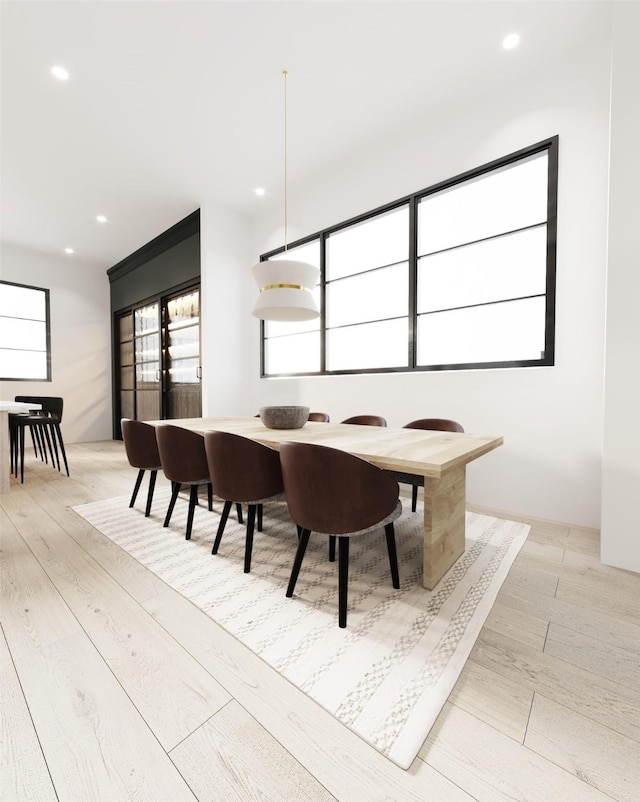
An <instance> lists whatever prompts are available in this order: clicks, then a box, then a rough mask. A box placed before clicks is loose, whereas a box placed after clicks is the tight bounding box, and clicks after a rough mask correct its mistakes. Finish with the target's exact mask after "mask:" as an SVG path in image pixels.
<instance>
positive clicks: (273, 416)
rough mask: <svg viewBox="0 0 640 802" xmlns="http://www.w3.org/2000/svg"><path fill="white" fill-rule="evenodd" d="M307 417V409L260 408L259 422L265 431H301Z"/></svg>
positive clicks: (291, 407) (292, 407)
mask: <svg viewBox="0 0 640 802" xmlns="http://www.w3.org/2000/svg"><path fill="white" fill-rule="evenodd" d="M308 417H309V407H295V406H290V407H283V406H280V407H260V420H261V421H262V423H263V424H264V425H265V426H266V427H267V429H301V428H302V427H303V426H304V425H305V423H306V422H307V419H308Z"/></svg>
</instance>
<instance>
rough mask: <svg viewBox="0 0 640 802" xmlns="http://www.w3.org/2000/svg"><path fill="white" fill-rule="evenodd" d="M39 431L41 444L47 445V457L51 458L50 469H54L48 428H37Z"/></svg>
mask: <svg viewBox="0 0 640 802" xmlns="http://www.w3.org/2000/svg"><path fill="white" fill-rule="evenodd" d="M38 428H39V429H40V436H41V437H42V438H43V442H45V443H46V444H47V451H48V452H49V456H50V457H51V467H52V468H55V467H56V463H55V460H54V459H53V446H52V445H51V437H49V427H48V426H39V427H38Z"/></svg>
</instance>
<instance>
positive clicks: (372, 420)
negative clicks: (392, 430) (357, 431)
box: [340, 415, 387, 426]
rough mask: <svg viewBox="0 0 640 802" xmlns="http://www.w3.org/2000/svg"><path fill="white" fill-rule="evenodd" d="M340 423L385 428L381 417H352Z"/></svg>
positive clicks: (383, 419) (384, 421)
mask: <svg viewBox="0 0 640 802" xmlns="http://www.w3.org/2000/svg"><path fill="white" fill-rule="evenodd" d="M340 423H356V424H358V425H359V426H386V425H387V421H386V419H385V418H383V417H382V415H353V416H352V417H350V418H345V419H344V420H343V421H340Z"/></svg>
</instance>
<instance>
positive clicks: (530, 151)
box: [260, 135, 559, 378]
mask: <svg viewBox="0 0 640 802" xmlns="http://www.w3.org/2000/svg"><path fill="white" fill-rule="evenodd" d="M558 150H559V136H558V135H556V136H552V137H549V138H548V139H544V140H541V141H540V142H537V143H535V144H533V145H530V146H528V147H526V148H522V149H520V150H518V151H515V152H513V153H510V154H508V155H507V156H503V157H501V158H499V159H494V160H493V161H491V162H488V163H486V164H483V165H481V166H480V167H476V168H473V169H471V170H467V171H465V172H464V173H460V174H458V175H456V176H454V177H453V178H449V179H446V180H444V181H440V182H438V183H436V184H433V185H431V186H429V187H427V188H425V189H422V190H419V191H418V192H413V193H411V194H410V195H405V196H404V197H402V198H398V199H396V200H394V201H392V202H391V203H387V204H384V205H383V206H379V207H376V208H375V209H371V210H370V211H368V212H365V213H364V214H360V215H357V216H355V217H352V218H350V219H348V220H345V221H343V222H341V223H338V224H336V225H333V226H330V227H328V228H325V229H323V230H322V231H318V232H315V233H314V234H310V235H309V236H306V237H303V238H301V239H299V240H296V241H295V242H292V243H290V244H289V245H288V248H289V249H293V248H296V247H298V246H300V245H304V244H307V243H309V242H312V241H314V240H318V241H319V247H320V369H319V370H318V371H315V372H302V373H266V372H265V365H266V355H265V341H266V340H267V339H268V338H265V321H263V320H261V321H260V378H286V377H292V378H293V377H297V376H340V375H359V374H365V373H416V372H418V373H424V372H434V371H449V370H492V369H509V368H527V367H551V366H553V365H555V318H556V244H557V213H558ZM545 151H546V152H547V156H548V165H547V219H546V226H547V238H546V281H545V326H544V328H545V334H544V340H545V349H544V354H543V356H541V357H540V359H523V360H505V361H492V362H465V363H454V364H437V365H418V364H417V351H418V342H417V334H418V332H417V328H418V313H417V304H418V255H417V254H418V205H419V202H420V200H421V199H423V198H425V197H427V196H429V195H431V194H434V193H436V192H440V191H442V190H445V189H450V188H452V187H455V186H456V185H458V184H463V183H465V182H466V181H469V180H473V179H477V178H478V177H480V176H482V175H484V174H486V173H490V172H492V171H494V170H497V169H500V168H504V167H508V166H509V165H511V164H514V163H516V162H518V161H522V160H524V159H527V158H530V157H532V156H535V155H537V154H540V153H543V152H545ZM405 204H408V206H409V263H408V288H409V299H408V318H407V322H408V325H407V338H408V342H407V354H408V359H407V365H403V366H400V367H388V368H384V367H380V368H360V369H349V370H327V368H326V334H327V327H326V280H325V279H326V272H325V262H326V246H327V238H328V237H329V236H330V235H331V234H333V233H335V232H337V231H340V230H341V229H344V228H348V227H349V226H353V225H356V224H358V223H363V222H366V221H367V220H368V219H371V218H373V217H376V216H377V215H380V214H384V213H385V212H390V211H392V210H393V209H395V208H397V207H400V206H402V205H405ZM284 250H285V249H284V247H279V248H274V249H273V250H270V251H268V252H266V253H264V254H262V255H261V256H260V261H265V260H267V259H270V258H272V257H274V256H277V255H278V254H281V253H283V251H284Z"/></svg>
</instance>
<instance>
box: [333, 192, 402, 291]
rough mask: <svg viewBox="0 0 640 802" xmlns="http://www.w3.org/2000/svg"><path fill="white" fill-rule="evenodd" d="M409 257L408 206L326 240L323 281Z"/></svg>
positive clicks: (380, 215)
mask: <svg viewBox="0 0 640 802" xmlns="http://www.w3.org/2000/svg"><path fill="white" fill-rule="evenodd" d="M408 258H409V206H408V205H405V206H401V207H399V208H398V209H393V210H391V211H390V212H385V213H384V214H378V215H376V216H375V217H370V218H369V219H368V220H363V221H362V222H361V223H356V224H355V225H353V226H349V227H348V228H344V229H341V230H340V231H336V232H334V233H333V234H330V235H329V237H328V238H327V255H326V267H325V269H326V280H327V281H332V280H333V279H337V278H342V277H343V276H350V275H353V274H354V273H361V272H362V271H363V270H370V269H371V268H373V267H383V266H384V265H391V264H394V263H395V262H404V261H406V260H407V259H408Z"/></svg>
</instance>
